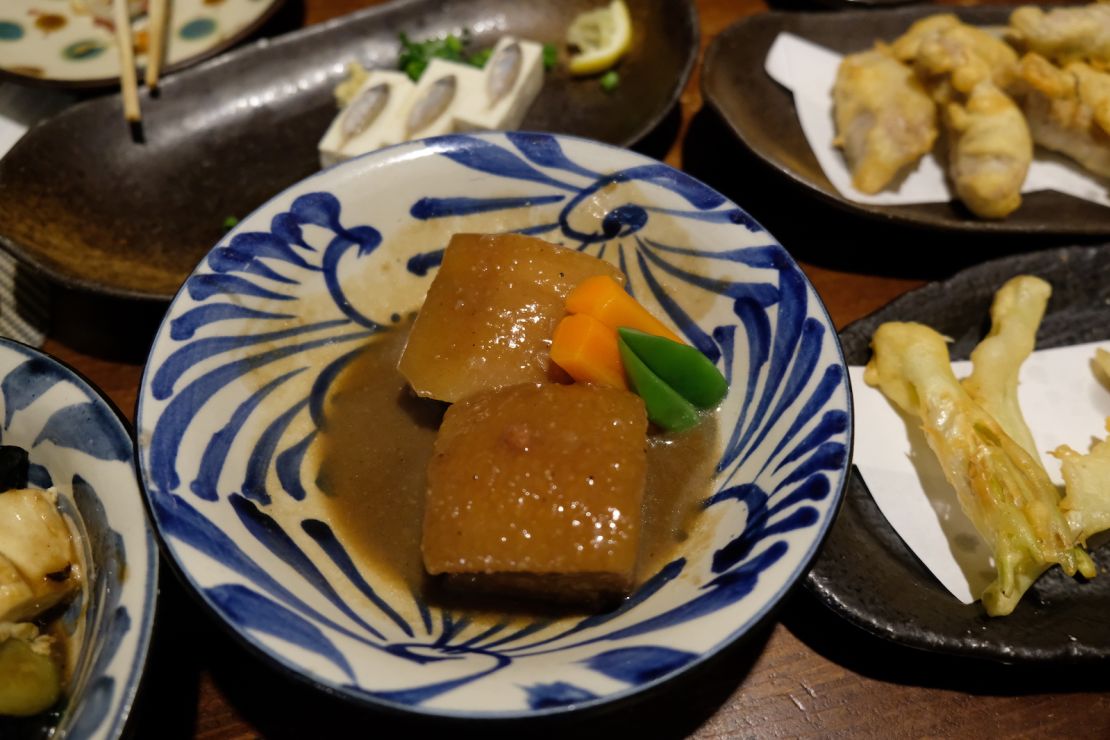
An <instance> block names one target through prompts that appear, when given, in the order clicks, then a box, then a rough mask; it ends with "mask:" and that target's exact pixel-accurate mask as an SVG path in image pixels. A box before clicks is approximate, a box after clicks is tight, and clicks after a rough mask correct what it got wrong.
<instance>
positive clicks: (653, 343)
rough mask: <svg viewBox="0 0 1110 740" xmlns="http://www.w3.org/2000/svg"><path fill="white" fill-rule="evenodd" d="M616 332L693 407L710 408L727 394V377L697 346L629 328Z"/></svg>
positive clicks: (659, 376)
mask: <svg viewBox="0 0 1110 740" xmlns="http://www.w3.org/2000/svg"><path fill="white" fill-rule="evenodd" d="M617 331H618V333H619V334H620V338H621V341H622V342H623V343H624V344H626V345H628V347H629V349H631V350H632V352H633V353H634V354H635V355H636V357H637V358H639V359H640V360H641V361H642V362H643V364H645V365H646V366H647V367H648V369H649V370H651V372H652V373H654V374H655V375H656V376H657V377H658V378H659V380H661V381H662V382H663V383H665V384H667V385H668V386H670V387H671V388H672V389H674V391H676V392H677V393H678V394H679V395H680V396H682V397H683V398H684V399H686V400H687V401H689V402H690V403H692V404H693V405H694V406H697V407H698V408H700V409H711V408H713V407H715V406H716V405H717V404H719V403H720V402H721V400H722V399H724V397H725V395H726V394H727V393H728V381H727V380H725V376H724V375H722V374H721V371H720V370H718V369H717V366H716V365H714V364H713V363H712V362H710V361H709V358H708V357H706V356H705V355H703V354H702V353H701V352H699V351H698V349H697V347H691V346H690V345H688V344H679V343H678V342H674V341H671V340H670V339H666V338H665V337H657V336H655V335H654V334H646V333H644V332H642V331H638V330H636V329H629V328H627V327H624V328H621V329H618V330H617ZM622 357H623V353H622ZM626 362H627V361H626ZM626 366H627V365H626ZM645 401H646V399H645Z"/></svg>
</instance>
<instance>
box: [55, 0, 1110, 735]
mask: <svg viewBox="0 0 1110 740" xmlns="http://www.w3.org/2000/svg"><path fill="white" fill-rule="evenodd" d="M368 4H371V3H370V2H366V1H365V0H362V1H360V0H304V3H303V7H302V6H301V5H300V4H298V3H291V4H290V7H291V8H292V9H291V10H290V11H289V12H287V13H286V16H287V22H288V18H289V17H290V14H293V16H292V17H293V23H294V24H299V23H304V24H309V23H315V22H319V21H321V20H324V19H326V18H330V17H333V16H336V15H341V14H343V13H347V12H350V11H352V10H355V9H357V8H358V7H361V6H363V5H368ZM773 4H775V3H773ZM777 4H778V5H781V6H784V7H785V6H788V5H794V6H795V7H796V6H797V5H798V4H799V3H797V2H790V1H788V0H784V1H783V2H779V3H777ZM766 8H767V5H766V4H765V3H764V2H762V1H761V0H699V1H698V9H699V12H700V16H701V25H702V47H703V50H704V47H705V46H706V45H707V44H708V43H709V41H710V40H711V39H712V38H713V37H714V35H716V34H717V33H718V32H719V31H721V30H722V29H724V28H725V27H726V26H728V25H729V24H731V23H732V22H734V21H736V20H737V19H739V18H741V17H744V16H746V15H750V14H752V13H756V12H762V11H764V10H766ZM641 148H643V149H644V150H645V151H646V152H647V153H649V154H652V155H654V156H657V157H660V158H663V159H665V161H666V162H668V163H669V164H671V165H674V166H676V167H683V168H684V169H686V170H687V171H689V172H691V173H692V174H694V175H695V176H697V177H699V178H701V179H703V180H705V181H707V182H709V183H710V184H712V185H714V186H715V187H717V188H718V189H720V190H722V191H723V192H724V193H726V194H727V195H729V196H730V197H731V198H733V200H735V201H736V202H737V203H739V204H740V205H741V206H743V207H744V208H746V209H747V210H748V211H750V212H751V213H752V214H753V215H754V216H755V217H756V218H757V219H759V220H760V221H761V222H762V223H763V224H764V225H765V226H766V227H767V228H768V229H769V230H770V231H771V233H773V234H775V235H776V237H777V238H778V239H779V241H780V242H781V243H782V244H783V245H784V246H785V247H786V248H787V249H789V250H790V251H791V252H792V253H793V254H794V255H795V256H797V257H798V258H799V260H800V261H801V262H802V265H803V267H804V269H805V271H806V274H807V275H808V276H809V278H810V279H811V280H812V281H813V284H814V285H815V287H816V288H817V291H818V292H819V293H820V295H821V297H822V298H823V299H824V302H825V304H826V305H827V306H828V308H829V311H830V313H831V315H832V318H833V321H834V322H835V323H836V325H837V326H838V327H843V326H844V325H845V324H847V323H849V322H851V321H853V320H855V319H857V318H859V317H861V316H864V315H865V314H867V313H869V312H871V311H873V310H875V309H877V308H879V307H880V306H882V305H883V304H885V303H887V302H888V301H890V300H891V299H892V298H894V297H895V296H898V295H899V294H901V293H903V292H905V291H907V290H910V289H912V288H915V287H917V286H919V285H921V284H923V282H925V281H926V280H930V279H935V278H937V277H943V276H945V275H947V274H951V273H952V272H954V271H955V270H957V269H959V268H960V267H962V266H963V265H964V264H966V263H969V262H973V261H977V260H981V259H984V258H986V257H989V256H997V255H999V254H1005V253H1006V252H1008V251H1012V250H1016V249H1026V248H1032V247H1037V246H1047V244H1046V243H1043V242H1041V243H1037V242H1031V241H1030V240H1026V239H1022V240H1013V239H1011V240H1007V241H1006V242H1004V243H1003V242H998V241H991V240H984V239H982V238H975V239H967V238H959V237H951V236H944V237H943V239H944V241H945V245H944V247H945V248H944V249H931V248H930V247H932V246H934V243H935V242H936V240H938V239H939V238H941V237H939V236H937V235H931V234H925V233H911V232H908V231H907V230H906V229H901V230H897V229H893V230H892V229H889V228H881V227H879V226H876V225H874V224H869V223H863V222H860V221H857V220H854V219H852V218H851V217H849V216H846V215H844V214H841V213H839V212H835V211H833V210H831V209H829V208H827V207H822V206H820V205H817V204H815V203H813V202H812V201H811V200H808V199H805V198H804V197H803V196H802V195H801V194H800V193H799V192H798V191H796V190H793V189H790V188H789V187H788V186H785V185H779V184H778V183H777V182H776V181H773V178H763V177H762V176H761V175H762V173H761V171H760V168H759V165H758V164H757V163H756V162H754V161H753V160H751V159H750V158H747V157H745V156H744V155H743V154H742V153H740V152H739V151H737V150H738V149H739V147H737V146H736V145H735V142H734V140H733V139H732V137H731V136H730V134H729V133H728V132H727V131H726V130H725V129H724V128H723V126H722V124H721V123H720V122H719V121H718V120H717V119H716V118H715V116H714V115H713V114H712V112H710V111H709V110H703V109H702V99H701V94H700V91H699V74H698V71H697V69H695V72H694V74H693V77H692V78H691V80H690V83H689V84H688V85H687V87H686V90H685V91H684V92H683V95H682V100H681V108H680V110H679V111H677V112H676V114H675V115H674V116H672V118H671V120H670V121H669V122H668V123H665V124H664V125H663V126H662V127H661V131H660V132H657V133H656V134H655V135H653V136H652V137H650V138H649V140H648V141H647V142H644V143H643V145H642V147H641ZM800 210H804V212H805V218H798V217H797V214H798V212H799V211H800ZM815 224H820V230H819V231H818V230H817V228H816V227H815V226H814V225H815ZM893 245H897V246H896V247H895V246H893ZM162 310H163V308H162V307H161V306H150V305H146V306H143V305H138V306H136V305H132V304H120V303H116V302H111V301H104V300H100V299H94V298H90V297H88V296H83V295H78V294H72V293H66V292H62V291H58V292H57V293H56V295H55V311H54V328H53V330H52V332H51V335H50V338H49V340H48V342H47V344H46V350H47V351H48V352H50V353H52V354H54V355H57V356H58V357H60V358H61V359H63V360H65V361H66V362H68V363H70V364H71V365H73V366H75V367H76V368H77V369H79V370H80V371H81V372H83V373H84V374H85V375H86V376H88V377H89V378H90V379H91V380H92V381H93V382H94V383H96V384H97V385H99V386H100V387H101V388H102V389H104V390H105V391H106V392H107V394H108V395H109V396H110V397H111V398H112V399H113V400H114V401H115V403H116V404H117V405H118V406H119V407H120V408H121V409H123V410H124V412H125V413H126V414H127V415H128V416H131V415H132V413H133V411H134V408H135V398H136V393H137V389H138V385H139V377H140V374H141V371H142V363H143V361H144V359H145V355H146V349H147V347H148V345H149V342H150V339H151V338H152V336H153V332H154V329H155V328H156V326H157V322H158V320H159V319H160V317H161V313H162ZM93 347H95V348H96V349H95V353H94V352H93V350H91V349H90V348H93ZM163 562H164V567H163V573H162V579H161V595H160V601H159V606H158V617H157V620H158V621H157V623H156V627H155V634H154V642H153V645H152V651H151V657H150V662H149V664H148V666H147V670H146V675H145V680H144V684H143V689H142V693H141V694H140V697H139V699H138V701H137V702H136V704H135V709H134V713H133V717H132V722H131V725H130V728H129V734H131V735H133V736H134V737H138V738H154V737H157V738H173V737H203V738H239V737H257V736H263V737H332V736H339V735H340V734H342V735H345V736H346V735H354V734H358V735H366V736H375V737H392V736H395V735H411V736H420V737H422V736H424V735H426V734H428V735H431V734H433V733H434V734H440V733H442V734H444V735H448V734H450V736H452V737H455V736H459V735H460V734H462V735H471V734H473V735H477V736H482V737H487V736H491V735H497V736H506V737H516V736H520V735H521V734H524V733H528V734H531V735H541V736H542V735H549V736H563V735H570V734H573V735H575V736H591V737H593V736H596V737H601V736H611V735H613V734H614V733H620V734H621V735H623V736H628V737H682V736H688V735H691V736H695V737H700V738H710V737H797V736H803V735H804V736H822V737H825V736H852V737H856V736H861V737H922V736H930V737H934V736H954V737H976V736H978V737H984V738H987V737H996V736H1023V737H1033V736H1046V737H1064V736H1067V737H1110V671H1105V670H1103V671H1095V670H1093V669H1089V668H1088V669H1075V668H1069V667H1067V666H1060V667H1049V668H1044V667H1041V668H1037V669H1025V668H1019V667H1007V666H1000V665H993V664H982V663H978V662H974V661H966V660H955V659H951V658H946V657H940V656H935V655H931V654H925V653H918V652H915V651H911V650H908V649H905V648H901V647H898V646H896V645H892V644H890V643H886V642H884V641H883V640H881V639H879V638H875V637H872V636H870V635H867V634H864V633H862V632H860V631H859V630H857V629H855V628H853V627H851V626H850V625H847V624H846V623H844V622H842V621H841V620H839V619H838V618H837V617H835V616H833V615H832V614H831V613H830V612H828V611H827V610H826V609H825V608H824V607H823V606H822V605H821V604H819V603H818V602H817V601H815V600H814V599H813V598H812V597H811V596H810V595H809V594H808V593H807V592H806V591H805V590H804V589H799V590H797V591H796V592H795V593H794V594H793V595H792V596H790V597H789V598H788V599H787V600H786V601H785V603H784V604H783V605H782V608H781V609H780V610H779V612H778V613H777V615H776V619H777V621H773V622H772V623H770V624H767V625H764V626H763V627H762V628H760V629H758V630H756V631H755V632H754V633H753V634H752V635H751V636H750V637H749V638H748V639H746V640H744V641H742V642H741V643H740V644H738V645H735V646H733V647H731V648H730V649H728V650H726V651H725V652H724V653H723V654H721V655H719V656H717V657H716V658H715V659H713V660H711V661H710V662H709V663H708V664H707V665H705V666H702V667H700V668H699V669H697V670H695V671H693V672H692V673H691V674H690V675H689V676H686V677H684V678H683V679H681V680H679V681H678V682H676V683H675V684H673V685H670V686H668V687H667V688H666V689H665V690H664V691H662V692H660V693H659V694H658V696H657V697H654V698H652V700H651V701H646V702H645V701H639V702H636V703H635V704H634V705H633V706H629V707H618V708H616V709H614V710H611V711H607V712H605V713H603V714H600V715H596V716H590V717H585V718H578V717H576V718H574V719H572V720H570V721H561V722H544V723H539V724H535V723H532V724H529V725H527V726H525V727H522V726H520V725H510V726H502V725H499V726H497V727H490V726H488V725H486V726H464V727H462V728H460V727H459V725H458V724H457V723H456V724H444V723H442V722H438V721H431V720H425V719H420V718H415V717H410V716H404V715H396V714H391V713H386V712H373V711H367V710H362V709H357V708H354V707H351V706H348V705H346V704H344V703H342V702H340V701H338V700H336V699H333V698H331V697H329V696H326V695H323V694H321V693H319V692H317V691H315V690H313V689H311V688H308V687H307V686H304V685H302V684H300V683H298V682H297V681H295V680H293V679H290V678H288V677H287V676H285V675H280V674H278V673H277V672H276V671H275V670H274V669H273V668H272V667H270V665H268V664H267V663H264V662H263V661H262V660H261V659H260V658H259V657H258V656H255V655H252V654H250V653H249V652H247V651H246V650H245V649H244V648H243V647H242V646H241V645H240V644H239V643H238V642H236V641H234V640H233V639H232V638H231V637H229V636H228V634H227V633H226V632H225V631H223V628H222V627H221V626H220V625H218V624H216V623H215V622H214V620H213V619H212V618H210V617H209V615H208V614H206V613H205V612H203V611H202V610H201V608H200V607H199V606H198V605H197V604H196V603H195V602H194V601H193V600H192V597H191V596H190V595H189V594H188V593H186V592H185V590H184V589H183V587H182V586H181V585H180V584H179V582H178V580H177V579H176V577H175V575H174V573H173V572H172V568H171V567H170V566H169V565H168V564H165V561H163ZM1104 577H1105V576H1104ZM1108 618H1110V615H1108Z"/></svg>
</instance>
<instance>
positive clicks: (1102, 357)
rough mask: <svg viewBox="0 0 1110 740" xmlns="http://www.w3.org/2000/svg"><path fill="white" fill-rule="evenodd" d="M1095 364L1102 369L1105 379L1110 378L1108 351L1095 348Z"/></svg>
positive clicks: (1109, 355) (1109, 353)
mask: <svg viewBox="0 0 1110 740" xmlns="http://www.w3.org/2000/svg"><path fill="white" fill-rule="evenodd" d="M1095 365H1096V366H1097V367H1098V369H1099V370H1101V371H1102V375H1103V377H1104V378H1105V379H1106V380H1110V352H1107V351H1106V350H1104V349H1097V350H1095Z"/></svg>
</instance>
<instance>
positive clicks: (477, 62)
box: [397, 31, 492, 82]
mask: <svg viewBox="0 0 1110 740" xmlns="http://www.w3.org/2000/svg"><path fill="white" fill-rule="evenodd" d="M399 36H400V39H401V53H400V54H399V55H398V57H397V69H399V70H401V71H402V72H404V73H405V74H407V75H408V76H409V79H411V80H412V81H413V82H416V81H418V80H419V79H420V76H421V75H422V74H424V70H425V69H427V68H428V62H430V61H431V60H432V59H446V60H447V61H449V62H461V63H463V64H469V65H472V66H474V67H483V66H485V63H486V62H487V61H489V57H490V54H491V53H492V50H490V49H479V50H478V51H476V52H474V53H473V54H467V53H465V49H466V47H467V46H469V45H470V33H469V32H468V31H463V33H462V36H461V37H460V36H457V35H455V34H449V35H447V36H445V37H443V38H439V39H428V40H427V41H413V40H412V39H410V38H409V37H408V36H407V35H405V34H404V33H402V34H399Z"/></svg>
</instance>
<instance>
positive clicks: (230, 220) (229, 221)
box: [224, 216, 239, 231]
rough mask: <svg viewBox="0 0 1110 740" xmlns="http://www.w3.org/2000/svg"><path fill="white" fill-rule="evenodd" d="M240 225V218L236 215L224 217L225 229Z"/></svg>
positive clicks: (228, 229) (229, 229)
mask: <svg viewBox="0 0 1110 740" xmlns="http://www.w3.org/2000/svg"><path fill="white" fill-rule="evenodd" d="M238 225H239V219H237V218H235V217H234V216H228V217H227V218H225V219H224V231H231V230H232V229H234V228H235V227H236V226H238Z"/></svg>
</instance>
